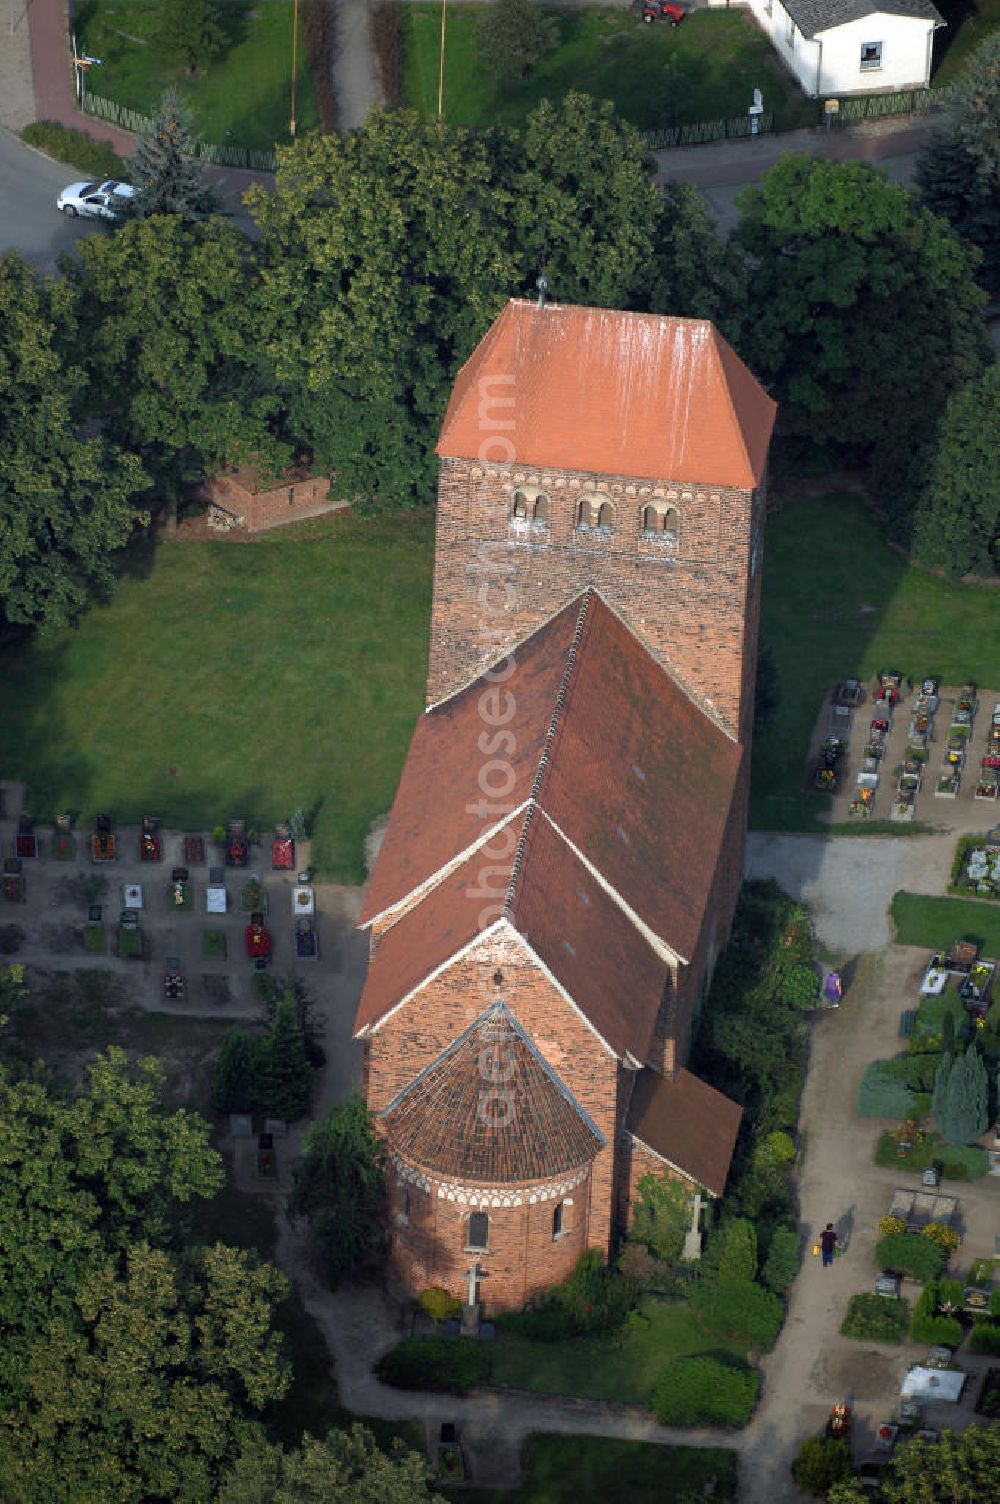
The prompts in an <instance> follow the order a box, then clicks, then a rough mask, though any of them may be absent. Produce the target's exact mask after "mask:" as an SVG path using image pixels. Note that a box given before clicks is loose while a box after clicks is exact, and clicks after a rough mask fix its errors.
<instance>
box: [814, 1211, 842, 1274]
mask: <svg viewBox="0 0 1000 1504" xmlns="http://www.w3.org/2000/svg"><path fill="white" fill-rule="evenodd" d="M839 1242H840V1239H839V1238H838V1237H837V1234H836V1233H835V1232H834V1230H833V1223H832V1222H828V1223H827V1224H826V1226H825V1227H824V1229H823V1231H822V1232H821V1233H820V1235H819V1246H820V1252H821V1253H822V1255H823V1268H824V1269H825V1268H826V1267H827V1266H828V1265H829V1264H832V1263H833V1256H834V1254H835V1253H836V1251H837V1244H838V1243H839Z"/></svg>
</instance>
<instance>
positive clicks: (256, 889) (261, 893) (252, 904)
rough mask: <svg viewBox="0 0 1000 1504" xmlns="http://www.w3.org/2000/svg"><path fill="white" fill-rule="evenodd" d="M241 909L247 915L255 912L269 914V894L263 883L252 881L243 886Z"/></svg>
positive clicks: (241, 890)
mask: <svg viewBox="0 0 1000 1504" xmlns="http://www.w3.org/2000/svg"><path fill="white" fill-rule="evenodd" d="M240 908H241V909H242V910H243V912H244V913H246V914H252V913H254V911H255V910H259V911H260V912H261V913H262V914H266V913H267V892H266V890H265V888H264V887H263V885H262V884H261V883H259V882H255V881H253V880H251V881H250V882H248V883H244V884H243V887H242V888H241V889H240Z"/></svg>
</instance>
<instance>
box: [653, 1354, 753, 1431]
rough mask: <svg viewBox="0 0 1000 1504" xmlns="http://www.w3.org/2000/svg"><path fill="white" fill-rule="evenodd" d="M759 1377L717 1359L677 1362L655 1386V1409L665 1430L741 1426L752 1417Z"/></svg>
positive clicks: (672, 1364)
mask: <svg viewBox="0 0 1000 1504" xmlns="http://www.w3.org/2000/svg"><path fill="white" fill-rule="evenodd" d="M759 1388H760V1374H759V1373H757V1372H756V1370H754V1369H752V1368H733V1367H730V1366H729V1364H726V1363H720V1362H719V1360H718V1359H717V1358H676V1359H674V1361H673V1362H671V1363H668V1364H667V1365H666V1367H665V1368H662V1369H661V1370H660V1372H659V1374H658V1375H657V1377H656V1380H655V1382H654V1384H653V1394H652V1408H653V1410H654V1412H655V1414H656V1418H657V1420H658V1421H659V1422H660V1424H661V1425H663V1426H742V1425H745V1424H746V1422H747V1421H748V1420H749V1419H750V1416H751V1415H752V1414H753V1407H754V1404H755V1403H756V1399H757V1391H758V1390H759Z"/></svg>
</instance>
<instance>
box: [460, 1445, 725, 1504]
mask: <svg viewBox="0 0 1000 1504" xmlns="http://www.w3.org/2000/svg"><path fill="white" fill-rule="evenodd" d="M521 1463H522V1467H523V1469H524V1484H523V1486H522V1487H521V1488H519V1489H515V1490H514V1491H513V1492H510V1491H508V1490H503V1491H501V1490H499V1489H486V1488H462V1489H453V1490H447V1489H446V1490H443V1492H444V1493H445V1495H446V1497H447V1498H450V1499H454V1500H455V1504H460V1501H462V1500H465V1499H469V1500H471V1501H473V1504H606V1501H607V1500H609V1499H627V1500H628V1501H629V1504H672V1501H674V1500H677V1501H681V1500H689V1499H693V1498H701V1497H702V1496H707V1495H708V1492H709V1488H708V1485H709V1484H710V1480H713V1479H714V1487H712V1488H711V1497H712V1498H713V1499H715V1500H718V1501H720V1504H727V1501H730V1500H733V1499H735V1498H736V1487H737V1470H736V1454H735V1453H734V1452H731V1451H728V1450H727V1449H726V1448H724V1447H705V1448H700V1447H698V1448H696V1447H660V1446H655V1445H653V1444H651V1443H649V1442H643V1441H615V1440H610V1439H606V1438H604V1437H601V1436H550V1435H545V1434H544V1433H535V1434H533V1435H531V1436H529V1437H528V1439H527V1441H526V1442H525V1444H524V1449H523V1451H522V1453H521ZM438 1487H439V1488H440V1485H438Z"/></svg>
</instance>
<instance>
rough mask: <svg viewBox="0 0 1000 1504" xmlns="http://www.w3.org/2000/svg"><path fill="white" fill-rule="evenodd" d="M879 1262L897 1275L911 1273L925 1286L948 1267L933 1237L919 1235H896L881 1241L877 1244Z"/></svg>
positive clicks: (876, 1260)
mask: <svg viewBox="0 0 1000 1504" xmlns="http://www.w3.org/2000/svg"><path fill="white" fill-rule="evenodd" d="M875 1262H876V1264H877V1265H878V1267H879V1268H880V1269H887V1270H891V1271H892V1272H893V1273H897V1274H909V1275H912V1277H913V1278H914V1279H917V1280H919V1281H920V1283H921V1284H924V1283H925V1282H926V1281H927V1280H929V1279H934V1278H935V1277H936V1276H937V1275H939V1274H940V1273H941V1270H942V1269H943V1268H944V1265H945V1253H944V1249H943V1248H939V1247H938V1245H937V1244H936V1243H932V1242H931V1240H930V1238H924V1237H921V1235H920V1233H917V1232H898V1233H892V1234H890V1236H889V1237H887V1238H880V1239H879V1241H878V1242H877V1243H876V1245H875Z"/></svg>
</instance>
